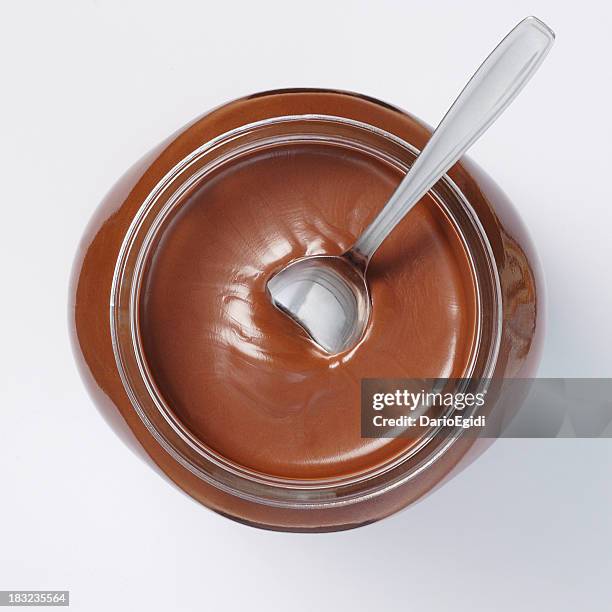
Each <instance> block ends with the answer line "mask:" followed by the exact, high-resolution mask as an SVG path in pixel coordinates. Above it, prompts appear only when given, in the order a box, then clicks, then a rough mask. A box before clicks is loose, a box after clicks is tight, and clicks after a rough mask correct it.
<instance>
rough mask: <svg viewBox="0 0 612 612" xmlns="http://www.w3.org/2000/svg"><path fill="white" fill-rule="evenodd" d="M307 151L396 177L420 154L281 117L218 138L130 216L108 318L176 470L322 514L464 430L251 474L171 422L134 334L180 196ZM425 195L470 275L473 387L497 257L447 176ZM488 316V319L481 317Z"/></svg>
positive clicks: (338, 128)
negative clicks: (318, 148) (359, 465)
mask: <svg viewBox="0 0 612 612" xmlns="http://www.w3.org/2000/svg"><path fill="white" fill-rule="evenodd" d="M369 100H371V98H369ZM380 104H384V103H382V102H381V103H380ZM296 127H298V128H299V130H298V131H296ZM358 136H359V137H358ZM303 142H308V143H323V144H329V145H331V146H345V147H347V146H348V147H351V148H357V149H359V150H361V151H363V152H365V153H367V154H369V155H374V156H376V157H377V158H378V159H381V160H382V161H384V162H385V163H389V164H392V165H393V166H395V167H396V168H399V169H400V170H401V171H402V172H406V171H407V169H408V168H409V166H410V163H411V162H412V161H413V160H414V158H415V157H416V156H417V155H418V153H419V150H418V149H417V148H416V147H414V146H413V145H412V144H410V143H408V142H407V141H405V140H404V139H402V138H400V137H398V136H396V135H395V134H392V133H390V132H388V131H386V130H383V129H381V128H380V127H377V126H374V125H371V124H369V123H365V122H362V121H357V120H354V119H350V118H347V117H340V116H335V115H324V114H298V115H282V116H277V117H270V118H267V119H263V120H260V121H255V122H252V123H247V124H245V125H242V126H239V127H237V128H235V129H232V130H229V131H227V132H224V133H223V134H220V135H219V136H217V137H215V138H213V139H211V140H209V141H208V142H205V143H204V144H202V145H201V146H199V147H198V148H197V149H195V150H194V151H193V152H192V153H190V154H189V155H187V156H186V157H184V158H182V159H181V160H180V161H179V162H178V163H177V164H176V165H175V166H174V167H173V168H172V169H171V170H170V171H169V172H167V173H166V175H165V176H164V177H163V178H162V179H161V181H159V182H158V183H157V185H156V186H155V187H154V188H153V189H152V190H151V191H150V192H149V194H148V196H147V197H146V199H145V200H144V201H143V203H142V204H141V206H140V207H139V209H138V211H137V213H136V214H135V215H134V218H133V220H132V223H131V224H130V226H129V228H128V230H127V232H126V235H125V237H124V239H123V243H122V245H121V248H120V251H119V256H118V258H117V262H116V265H115V270H114V274H113V279H112V286H111V297H110V305H109V316H110V330H111V339H112V346H113V351H114V355H115V361H116V365H117V369H118V372H119V375H120V378H121V381H122V384H123V387H124V389H125V391H126V393H127V395H128V398H129V400H130V402H131V405H132V407H133V408H134V410H135V411H136V413H137V415H138V417H139V418H140V419H141V421H142V422H143V423H144V425H145V426H146V428H147V430H148V431H149V433H150V434H151V435H152V436H153V437H154V438H155V440H156V441H157V442H158V443H159V444H160V445H161V446H162V447H163V448H164V450H165V451H166V452H167V453H169V454H170V455H171V456H172V458H173V459H174V460H175V461H177V462H178V463H179V464H181V465H182V466H183V467H184V468H186V469H187V470H189V472H191V473H192V474H194V475H195V476H196V477H198V478H200V479H201V480H203V481H205V482H207V483H208V484H210V485H212V486H214V487H216V488H218V489H220V490H222V491H224V492H226V493H228V494H230V495H233V496H237V497H239V498H242V499H245V500H248V501H254V502H257V503H263V504H267V505H271V506H276V507H284V508H304V507H311V508H324V507H331V506H337V505H344V504H350V503H355V502H358V501H361V500H364V499H369V498H372V497H375V496H378V495H381V494H383V493H385V492H387V491H389V490H391V489H394V488H396V487H398V486H400V485H402V484H404V483H405V482H407V481H409V480H410V479H412V478H414V477H415V476H416V475H417V474H420V473H421V472H422V471H423V470H426V469H427V468H428V467H429V466H430V465H431V464H432V462H434V461H437V460H438V459H439V458H440V457H441V456H442V455H443V454H444V453H445V452H447V451H448V450H449V448H450V447H451V446H452V445H453V444H454V443H455V442H456V441H457V440H458V439H459V438H460V437H461V435H462V430H461V428H456V427H455V428H453V427H443V426H438V427H435V428H434V429H432V430H431V431H430V432H428V433H427V434H426V435H425V436H423V438H422V439H421V440H419V442H418V443H417V444H415V445H414V446H411V447H410V448H409V449H408V450H407V451H406V452H405V453H403V454H402V455H400V456H399V457H395V458H394V459H393V460H392V461H389V462H388V463H385V464H383V465H382V466H377V467H376V468H375V469H374V470H367V471H364V472H362V473H359V474H353V475H351V476H349V477H338V478H331V479H318V480H294V479H288V478H279V477H276V476H273V475H267V474H261V473H257V472H254V471H253V470H250V469H249V468H248V467H246V466H240V465H238V464H236V463H234V462H232V461H231V460H229V459H227V458H225V457H223V456H221V455H220V454H219V453H216V452H215V451H214V450H213V449H211V448H210V447H208V446H206V445H204V444H203V443H202V442H201V441H200V440H198V439H197V438H196V437H195V436H194V435H193V434H192V433H191V432H190V431H189V430H188V429H187V428H186V427H185V426H184V425H183V424H182V423H181V422H180V421H179V419H178V418H177V417H176V416H175V415H174V413H173V411H172V409H171V408H170V406H168V405H167V403H166V401H165V400H164V398H163V396H162V394H161V393H160V392H159V389H158V388H157V386H156V384H155V381H154V379H153V376H152V374H151V372H150V370H149V368H148V365H147V361H146V358H145V355H144V349H143V344H142V341H141V338H140V325H139V310H140V308H139V303H140V288H141V285H142V277H143V271H144V268H145V264H146V261H147V259H148V256H149V254H150V251H151V249H152V246H153V244H154V242H155V238H156V237H157V236H158V235H159V233H160V232H161V231H163V227H164V224H165V223H166V222H167V220H168V219H169V218H170V217H171V215H172V214H173V213H175V212H176V210H178V208H179V207H180V204H181V201H182V200H183V197H182V196H183V195H184V194H185V193H186V192H187V191H188V190H189V189H191V188H192V187H193V185H195V184H196V183H198V184H199V183H200V181H202V180H205V178H206V176H208V175H209V174H210V173H211V172H213V171H214V170H216V169H218V168H219V167H220V166H221V165H223V164H226V163H230V162H232V161H234V160H236V159H237V158H238V157H241V156H243V155H248V154H252V153H253V152H254V151H257V150H261V149H262V148H266V147H274V146H282V145H285V146H286V145H287V144H288V143H303ZM383 144H384V145H385V147H386V150H384V149H383V148H382V145H383ZM430 193H431V195H432V196H433V197H434V199H435V200H436V203H437V204H438V205H439V206H441V207H442V209H443V210H444V212H445V213H446V214H447V216H448V218H449V219H450V220H451V222H452V223H453V225H454V227H455V229H456V231H457V233H458V235H459V236H460V238H461V240H462V242H463V246H464V249H465V252H466V253H467V255H468V258H469V261H470V266H471V268H472V270H471V271H472V278H473V281H474V285H475V288H476V296H477V300H476V302H477V317H476V319H477V333H476V336H475V339H474V343H473V350H472V355H471V358H470V362H469V365H468V368H466V372H465V374H464V378H465V379H466V380H469V379H471V378H472V377H473V379H474V381H476V383H475V384H478V381H483V380H486V379H490V378H492V377H493V375H494V372H495V367H496V363H497V356H498V353H499V348H500V342H501V333H502V298H501V295H502V294H501V284H500V279H499V274H498V268H497V265H496V261H495V256H494V253H493V249H492V247H491V244H490V242H489V239H488V237H487V234H486V232H485V230H484V228H483V226H482V224H481V223H480V220H479V218H478V216H477V214H476V212H475V211H474V209H473V207H472V206H471V204H470V202H469V201H468V199H467V198H466V197H465V195H464V194H463V193H462V192H461V190H460V189H459V187H458V186H457V185H456V183H455V182H454V181H453V180H452V179H451V178H450V177H449V176H448V175H445V176H444V177H443V178H442V179H440V181H439V182H438V183H437V184H436V185H435V186H434V187H433V188H432V190H431V191H430ZM458 215H461V216H460V218H459V219H458V218H457V216H458ZM476 247H477V248H476ZM485 281H486V282H485ZM485 312H487V313H491V314H492V316H485ZM470 390H471V391H474V390H476V389H475V388H471V389H470Z"/></svg>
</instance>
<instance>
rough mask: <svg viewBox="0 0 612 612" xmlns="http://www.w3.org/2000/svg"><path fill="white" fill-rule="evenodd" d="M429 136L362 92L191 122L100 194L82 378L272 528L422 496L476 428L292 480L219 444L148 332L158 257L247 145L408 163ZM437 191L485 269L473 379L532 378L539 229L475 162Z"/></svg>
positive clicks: (113, 418) (75, 326)
mask: <svg viewBox="0 0 612 612" xmlns="http://www.w3.org/2000/svg"><path fill="white" fill-rule="evenodd" d="M429 134H430V131H429V129H428V128H427V127H426V126H425V125H424V124H423V123H422V122H420V121H419V120H417V119H415V118H414V117H412V116H410V115H408V114H407V113H405V112H403V111H401V110H399V109H396V108H394V107H391V106H389V105H387V104H384V103H382V102H379V101H377V100H373V99H371V98H367V97H364V96H360V95H355V94H349V93H343V92H336V91H328V90H285V91H276V92H266V93H262V94H256V95H253V96H250V97H248V98H243V99H240V100H237V101H234V102H231V103H229V104H227V105H225V106H222V107H220V108H218V109H216V110H214V111H212V112H210V113H208V114H206V115H204V116H203V117H201V118H199V119H198V120H196V121H195V122H193V123H191V124H190V125H188V126H187V127H185V128H184V129H182V130H180V131H179V132H178V133H176V134H175V135H173V136H172V137H171V138H170V139H168V140H167V141H166V142H164V143H163V144H162V145H160V146H159V147H158V148H157V149H155V150H154V151H153V152H152V153H150V154H149V155H147V156H146V157H145V158H144V159H143V160H141V161H140V162H139V163H138V164H137V165H136V166H135V167H133V168H132V169H131V170H130V171H129V172H128V173H127V174H126V175H125V176H124V177H123V178H122V179H121V180H120V181H119V182H118V183H117V185H116V186H115V187H114V188H113V189H112V191H111V192H110V193H109V194H108V196H107V197H106V198H105V200H104V201H103V203H102V204H101V205H100V207H99V209H98V211H97V213H96V215H95V217H94V219H93V220H92V222H91V223H90V226H89V228H88V230H87V232H86V234H85V236H84V238H83V242H82V244H81V247H80V250H79V254H78V257H77V261H76V263H75V268H74V274H73V283H72V292H71V304H70V322H71V327H72V332H73V340H74V347H75V353H76V355H77V360H78V362H79V365H80V367H81V372H82V375H83V378H84V379H85V381H86V383H87V385H88V387H89V389H90V391H91V393H92V395H93V397H94V399H95V401H96V403H97V405H98V406H99V407H100V408H101V411H102V413H103V414H104V415H105V417H106V418H107V420H108V421H109V422H110V423H111V424H112V426H113V427H114V428H115V430H116V431H118V433H119V434H120V435H122V437H123V438H124V439H125V440H126V441H127V442H128V443H129V444H130V446H131V447H132V448H133V449H134V450H136V451H137V452H138V453H139V454H140V455H141V456H142V457H144V458H145V459H146V460H147V461H148V462H150V463H151V464H152V465H155V466H156V467H157V468H158V469H159V470H160V471H161V472H162V473H163V474H165V475H166V476H167V477H169V478H170V479H171V480H172V481H173V482H174V483H176V484H177V485H178V486H179V487H180V488H181V489H183V490H184V491H186V492H187V493H188V494H190V495H191V496H192V497H194V498H195V499H197V500H199V501H200V502H201V503H203V504H205V505H206V506H208V507H210V508H212V509H213V510H216V511H217V512H219V513H221V514H224V515H226V516H228V517H231V518H233V519H235V520H238V521H241V522H244V523H248V524H251V525H255V526H259V527H264V528H270V529H277V530H290V531H331V530H339V529H346V528H351V527H355V526H359V525H363V524H367V523H370V522H372V521H375V520H378V519H380V518H383V517H385V516H388V515H389V514H391V513H393V512H396V511H397V510H399V509H401V508H403V507H405V506H407V505H408V504H410V503H411V502H413V501H415V500H416V499H418V498H420V497H422V496H423V495H424V494H426V493H428V492H429V491H431V490H432V489H434V488H435V487H436V486H439V485H440V484H441V483H442V482H444V481H445V480H446V479H447V478H449V477H450V476H451V475H452V474H454V473H456V471H457V469H458V468H459V467H460V466H462V465H465V464H466V463H467V462H468V461H469V460H470V459H471V458H473V457H474V456H476V455H477V454H478V452H480V451H481V450H482V449H483V448H484V447H485V446H486V442H485V441H484V440H477V439H475V438H474V437H473V436H472V437H471V436H458V435H455V434H453V433H452V432H448V435H440V432H437V434H436V435H429V436H428V435H424V436H423V438H422V439H420V440H419V442H418V443H417V444H414V445H412V446H410V448H407V449H406V451H405V452H403V453H401V454H400V455H399V456H395V457H394V458H393V460H389V461H387V462H385V463H383V464H380V465H376V466H373V467H372V469H368V470H362V471H360V473H359V474H355V475H350V476H342V477H336V478H320V479H317V478H310V479H305V478H282V477H279V476H278V475H274V474H266V473H262V472H261V471H256V470H253V469H249V467H248V466H245V465H241V464H240V463H239V462H236V461H233V460H232V459H231V458H229V457H226V456H223V454H221V453H219V452H216V451H215V450H214V449H213V448H211V447H210V445H207V444H206V443H204V442H203V441H202V440H201V439H199V438H198V436H197V435H196V434H194V432H193V431H192V430H190V428H189V427H188V426H187V425H186V424H185V423H184V422H182V421H181V419H180V418H179V417H177V414H176V412H175V411H174V410H173V409H172V406H171V405H169V402H168V401H167V400H166V399H165V398H164V395H163V393H161V392H160V391H159V387H158V385H157V384H156V380H155V377H154V375H153V374H152V371H151V368H150V367H149V366H148V362H147V358H146V354H145V352H146V351H145V349H144V343H143V339H142V334H141V324H140V320H139V317H140V302H141V300H142V292H143V290H142V287H143V278H144V275H145V271H146V267H147V262H149V261H150V258H151V256H152V253H153V252H154V251H155V249H156V245H157V244H158V243H159V237H160V236H161V235H163V232H164V230H165V228H166V227H168V225H169V224H170V223H171V222H172V220H173V219H174V218H175V216H176V215H177V214H178V213H179V212H180V210H181V207H182V206H183V205H184V202H185V200H186V194H188V193H189V192H190V190H192V189H193V187H194V186H196V185H200V184H202V183H203V182H206V181H207V180H211V177H213V176H215V173H217V172H218V171H219V169H220V168H224V167H227V166H231V165H232V164H236V163H239V161H240V160H241V159H244V158H245V157H246V156H249V155H256V154H259V153H260V152H267V151H273V150H276V149H278V148H279V147H286V146H297V145H300V146H301V145H304V144H316V145H317V146H324V147H334V150H345V151H352V152H354V151H358V152H359V153H360V154H363V155H364V156H369V157H371V158H372V159H376V160H378V161H380V162H381V163H384V164H388V165H390V166H392V167H393V168H395V169H396V170H398V171H399V172H401V173H405V172H406V171H407V169H408V168H409V167H410V164H411V163H412V162H413V160H414V159H415V157H416V155H417V154H418V151H419V150H420V149H421V148H422V147H423V146H424V144H425V142H426V141H427V139H428V137H429ZM279 180H280V179H279ZM431 194H432V197H433V198H435V200H436V203H437V204H438V205H439V206H440V207H441V209H443V210H444V213H445V215H446V216H447V217H448V218H449V219H450V220H451V221H452V223H453V227H454V228H455V229H456V231H457V234H458V235H459V236H460V239H461V241H462V244H463V245H464V247H465V250H466V252H467V253H468V254H469V260H470V266H471V273H472V275H473V278H474V286H475V291H476V298H477V299H476V304H477V313H476V321H477V329H476V333H475V338H474V345H473V347H472V349H471V351H470V357H469V362H468V365H467V366H466V369H465V371H464V372H463V374H462V375H463V376H465V377H466V378H471V377H474V378H477V379H481V378H507V377H526V376H529V375H530V374H532V373H533V372H534V371H535V367H536V364H537V360H538V357H539V349H540V346H541V335H542V308H541V300H542V297H541V295H542V294H541V283H540V281H539V278H540V277H539V273H538V268H537V265H536V263H535V262H536V259H535V255H534V252H533V247H532V245H531V243H530V242H529V239H528V237H527V234H526V232H525V229H524V228H523V226H522V224H521V222H520V220H519V219H518V217H517V215H516V213H515V212H514V209H513V208H512V206H511V204H510V203H509V201H508V200H507V198H506V197H505V196H504V195H503V194H502V193H501V192H500V190H499V189H498V188H497V187H496V186H495V185H494V183H493V182H492V181H491V180H490V179H489V178H488V177H487V176H486V175H485V174H484V172H482V171H481V170H480V169H479V168H477V167H476V166H475V165H474V164H473V163H472V162H470V161H468V160H466V159H463V160H461V162H460V163H458V164H456V165H455V166H454V167H453V168H452V169H451V171H450V172H449V173H448V175H447V176H445V177H444V178H443V179H442V180H440V181H439V182H438V183H437V184H436V186H435V187H434V188H433V189H432V192H431ZM407 375H408V373H407ZM355 418H357V419H359V408H358V407H356V417H355Z"/></svg>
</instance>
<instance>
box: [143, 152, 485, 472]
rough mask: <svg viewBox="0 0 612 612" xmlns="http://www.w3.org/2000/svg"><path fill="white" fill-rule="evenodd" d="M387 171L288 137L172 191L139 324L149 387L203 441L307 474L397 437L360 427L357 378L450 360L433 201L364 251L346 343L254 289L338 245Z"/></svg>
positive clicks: (386, 182) (354, 230)
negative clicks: (334, 351) (364, 301)
mask: <svg viewBox="0 0 612 612" xmlns="http://www.w3.org/2000/svg"><path fill="white" fill-rule="evenodd" d="M401 178H402V175H401V173H400V172H399V171H398V170H397V169H395V168H392V167H390V166H388V165H386V164H384V163H383V162H382V161H380V160H377V159H374V158H372V157H369V156H367V155H366V154H364V153H360V152H357V151H352V150H349V149H345V148H339V147H334V146H331V145H329V146H327V145H321V144H295V145H287V146H283V147H279V148H275V149H271V150H268V151H265V152H258V153H255V154H252V155H251V156H250V157H245V158H242V159H240V160H239V161H234V162H232V163H230V164H227V165H226V166H224V167H222V168H221V169H220V170H218V171H216V173H215V174H214V175H213V176H209V177H207V178H206V180H204V181H202V183H201V184H200V185H198V186H196V188H194V189H192V191H191V192H190V193H188V194H187V195H186V196H185V197H184V199H183V201H182V203H181V205H180V209H179V210H178V212H177V213H176V215H175V216H174V217H173V218H172V220H171V222H169V223H168V225H167V227H165V228H164V229H163V231H162V232H161V234H160V237H159V239H158V240H157V242H156V244H155V246H154V250H153V253H152V256H151V258H150V261H149V262H148V264H147V269H146V276H145V279H144V282H143V287H142V291H141V299H140V331H141V336H142V339H143V345H144V351H145V355H146V360H147V363H148V366H149V368H150V371H151V375H152V378H153V379H154V380H155V383H156V385H157V386H158V388H159V391H160V392H161V394H162V396H163V397H164V399H165V401H166V402H167V404H168V406H169V407H170V408H171V410H172V411H173V412H174V413H175V414H176V416H177V417H178V419H180V420H181V421H182V422H183V423H184V425H185V426H186V427H187V428H188V429H189V430H190V431H191V432H192V434H193V435H194V436H195V437H196V438H197V439H198V440H200V441H201V442H202V443H203V444H205V445H207V446H208V447H210V448H211V449H212V450H214V451H215V452H217V453H219V454H220V455H222V456H223V457H225V458H226V459H228V460H230V461H233V462H236V463H238V464H240V465H242V466H244V467H246V468H249V469H251V470H254V471H257V472H261V473H265V474H268V475H273V476H278V477H282V478H296V479H314V478H317V479H320V478H335V477H343V476H350V475H355V474H359V473H360V472H363V471H366V470H370V469H372V468H373V467H376V466H378V465H382V464H384V463H386V462H388V461H390V460H392V459H393V458H395V457H397V456H398V455H400V454H401V453H403V452H405V451H406V450H407V448H408V447H409V446H410V445H411V444H412V443H413V442H412V441H411V440H408V439H405V438H401V439H366V438H362V437H361V431H360V382H361V379H362V378H377V377H379V378H402V377H404V378H409V377H460V376H462V374H464V373H465V370H466V367H467V365H468V363H469V361H470V357H471V354H472V350H473V345H474V337H475V334H476V296H475V288H474V281H473V277H472V274H471V271H470V265H469V260H468V257H467V254H466V253H465V250H464V247H463V245H462V242H461V240H460V238H459V236H458V235H457V233H456V230H455V228H454V226H453V224H452V223H451V221H450V220H449V219H448V218H447V216H446V214H445V213H444V211H443V210H442V208H441V207H440V206H439V205H438V204H437V203H436V201H435V200H434V199H433V198H432V197H430V196H425V198H424V199H423V200H422V201H421V202H420V203H419V204H418V205H417V206H416V207H415V208H414V209H413V210H412V211H411V212H410V214H409V215H408V216H407V217H406V218H405V219H404V220H403V221H402V222H401V224H400V225H399V226H398V227H397V228H396V230H395V231H394V232H393V233H392V235H391V236H390V237H389V238H388V239H387V240H386V241H385V242H384V243H383V245H382V246H381V247H380V249H379V251H378V252H377V253H376V254H375V256H374V258H373V260H372V262H371V264H370V267H369V270H368V281H369V284H370V290H371V295H372V303H373V308H372V318H371V321H370V325H369V328H368V331H367V334H366V336H365V338H364V340H363V341H362V342H361V344H360V345H359V346H358V347H356V348H355V349H354V350H352V351H350V352H348V353H344V354H341V355H338V356H329V355H327V354H326V353H324V352H323V351H321V350H320V349H318V348H317V347H316V345H315V344H314V343H313V342H312V341H311V340H310V339H309V338H308V337H307V336H306V334H305V332H304V331H302V330H301V328H299V327H298V326H297V325H296V324H295V323H294V322H293V321H291V320H290V319H289V318H288V317H287V316H286V315H284V314H283V313H281V312H280V311H278V310H277V309H276V308H275V307H274V306H273V305H272V304H271V302H270V300H269V298H268V296H267V294H266V290H265V285H266V281H267V279H268V278H269V277H270V275H271V274H273V273H274V272H275V271H277V270H278V269H279V268H281V267H282V266H283V265H285V264H286V263H288V262H289V261H291V260H292V259H295V258H297V257H302V256H304V255H311V254H323V253H325V254H340V253H342V252H343V251H344V250H346V249H347V248H348V247H350V246H351V245H352V243H353V242H354V240H355V238H356V237H357V236H358V235H359V234H360V233H361V232H362V231H363V229H364V228H365V227H366V226H367V224H368V223H369V222H370V221H371V220H372V219H373V218H374V216H375V215H376V213H377V212H378V211H379V210H380V209H381V208H382V207H383V206H384V204H385V202H386V201H387V199H388V198H389V196H390V195H391V193H392V192H393V190H394V189H395V187H396V186H397V185H398V184H399V182H400V180H401Z"/></svg>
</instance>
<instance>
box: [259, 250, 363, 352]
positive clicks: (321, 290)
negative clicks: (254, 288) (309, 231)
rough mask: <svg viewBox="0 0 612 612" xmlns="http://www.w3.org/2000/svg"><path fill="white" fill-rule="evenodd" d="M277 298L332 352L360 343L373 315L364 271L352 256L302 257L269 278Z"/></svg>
mask: <svg viewBox="0 0 612 612" xmlns="http://www.w3.org/2000/svg"><path fill="white" fill-rule="evenodd" d="M267 290H268V293H269V295H270V299H271V300H272V303H273V304H274V305H275V306H276V307H277V308H279V309H280V310H282V311H283V312H284V313H285V314H287V315H289V316H290V317H291V318H292V319H293V320H294V321H295V322H296V323H297V324H298V325H300V326H301V327H302V328H304V330H305V331H306V332H307V333H308V335H309V336H310V337H311V338H312V339H313V340H314V341H315V342H316V343H317V344H318V345H319V346H320V347H321V348H322V349H323V350H325V351H326V352H327V353H330V354H337V353H341V352H343V351H345V350H347V349H349V348H352V347H353V346H355V345H356V344H357V343H358V342H359V340H360V339H361V338H362V337H363V335H364V333H365V329H366V326H367V324H368V321H369V319H370V310H371V302H370V294H369V290H368V283H367V281H366V278H365V274H364V271H362V269H361V268H360V267H359V266H357V265H355V264H354V263H353V262H352V261H350V259H349V257H347V256H346V255H341V256H337V255H313V256H309V257H301V258H300V259H296V260H294V261H292V262H291V263H289V265H287V266H286V267H284V268H283V269H282V270H280V272H277V273H276V274H274V275H273V276H272V277H271V278H270V280H269V281H268V283H267Z"/></svg>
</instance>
